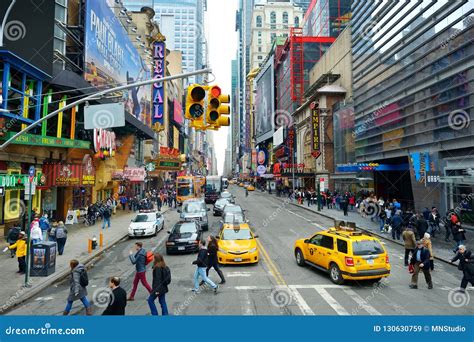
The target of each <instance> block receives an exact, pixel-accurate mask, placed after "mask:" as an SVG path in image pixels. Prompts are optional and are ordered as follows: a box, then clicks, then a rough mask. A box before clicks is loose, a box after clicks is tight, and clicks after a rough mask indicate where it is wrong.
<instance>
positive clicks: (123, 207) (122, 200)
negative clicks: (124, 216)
mask: <svg viewBox="0 0 474 342" xmlns="http://www.w3.org/2000/svg"><path fill="white" fill-rule="evenodd" d="M120 204H121V205H122V210H123V211H125V208H126V207H127V196H122V197H121V198H120Z"/></svg>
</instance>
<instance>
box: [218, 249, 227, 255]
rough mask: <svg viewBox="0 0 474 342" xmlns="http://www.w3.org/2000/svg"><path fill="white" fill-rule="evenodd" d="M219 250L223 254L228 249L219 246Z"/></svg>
mask: <svg viewBox="0 0 474 342" xmlns="http://www.w3.org/2000/svg"><path fill="white" fill-rule="evenodd" d="M219 252H221V253H222V254H227V251H226V250H224V249H222V248H219Z"/></svg>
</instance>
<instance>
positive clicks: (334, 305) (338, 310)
mask: <svg viewBox="0 0 474 342" xmlns="http://www.w3.org/2000/svg"><path fill="white" fill-rule="evenodd" d="M316 291H317V292H318V293H319V295H320V296H321V297H322V298H323V299H324V300H325V301H326V303H328V304H329V306H330V307H331V308H333V310H334V311H336V313H337V314H338V315H339V316H348V315H349V312H347V310H346V309H344V308H343V307H342V306H341V304H339V302H338V301H337V300H336V299H335V298H334V297H333V296H331V295H330V294H329V292H328V291H326V289H323V288H318V289H316Z"/></svg>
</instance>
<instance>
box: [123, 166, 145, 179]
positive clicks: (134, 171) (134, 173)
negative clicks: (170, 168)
mask: <svg viewBox="0 0 474 342" xmlns="http://www.w3.org/2000/svg"><path fill="white" fill-rule="evenodd" d="M145 177H146V171H145V169H144V168H139V167H127V168H125V169H124V170H123V178H125V179H128V180H129V181H130V182H143V181H144V180H145Z"/></svg>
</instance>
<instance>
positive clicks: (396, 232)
mask: <svg viewBox="0 0 474 342" xmlns="http://www.w3.org/2000/svg"><path fill="white" fill-rule="evenodd" d="M390 223H391V225H392V239H394V240H400V235H401V231H402V225H403V220H402V217H401V216H400V211H399V210H398V211H397V212H396V213H395V215H394V216H393V217H392V219H391V222H390Z"/></svg>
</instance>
